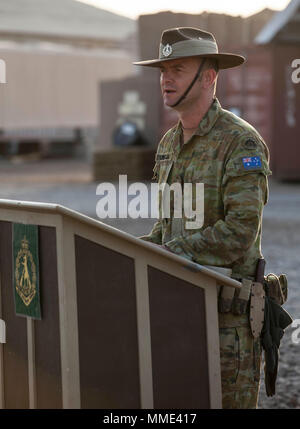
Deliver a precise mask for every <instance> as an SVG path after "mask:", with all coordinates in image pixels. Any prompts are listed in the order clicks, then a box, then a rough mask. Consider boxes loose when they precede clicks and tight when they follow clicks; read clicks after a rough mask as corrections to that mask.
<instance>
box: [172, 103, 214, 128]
mask: <svg viewBox="0 0 300 429" xmlns="http://www.w3.org/2000/svg"><path fill="white" fill-rule="evenodd" d="M221 110H222V107H221V104H220V102H219V100H218V99H217V98H216V97H215V98H214V99H213V102H212V103H211V106H210V108H209V109H208V111H207V112H206V113H205V115H204V116H203V118H202V119H201V121H200V123H199V125H198V128H197V129H196V131H195V133H194V135H197V136H205V134H208V133H209V132H210V130H211V129H212V127H213V126H214V125H215V123H216V121H217V119H218V117H219V115H220V113H221ZM181 130H182V125H181V122H180V121H179V122H178V124H177V127H176V133H177V132H179V131H180V132H181Z"/></svg>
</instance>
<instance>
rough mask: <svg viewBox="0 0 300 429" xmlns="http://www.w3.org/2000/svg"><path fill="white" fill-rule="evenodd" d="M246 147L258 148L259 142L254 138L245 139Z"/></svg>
mask: <svg viewBox="0 0 300 429" xmlns="http://www.w3.org/2000/svg"><path fill="white" fill-rule="evenodd" d="M243 146H244V147H245V148H246V149H250V150H251V149H256V148H257V143H256V141H255V140H253V139H248V140H246V141H245V143H244V145H243Z"/></svg>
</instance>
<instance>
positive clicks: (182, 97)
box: [170, 58, 206, 107]
mask: <svg viewBox="0 0 300 429" xmlns="http://www.w3.org/2000/svg"><path fill="white" fill-rule="evenodd" d="M205 60H206V58H203V61H202V63H201V64H200V66H199V68H198V71H197V73H196V76H195V77H194V79H193V80H192V82H191V83H190V84H189V86H188V88H187V89H186V90H185V92H184V93H183V95H182V96H181V97H179V99H178V100H177V101H176V103H174V104H172V105H171V106H170V107H176V106H178V104H179V103H181V102H182V100H184V99H185V97H186V96H187V95H188V93H189V92H190V90H191V89H192V87H193V86H194V84H195V82H196V80H197V79H198V77H199V76H200V73H201V71H202V68H203V66H204V63H205Z"/></svg>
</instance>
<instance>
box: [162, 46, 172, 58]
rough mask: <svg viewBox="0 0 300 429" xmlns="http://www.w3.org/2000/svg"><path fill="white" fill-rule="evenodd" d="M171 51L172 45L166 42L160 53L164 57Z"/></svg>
mask: <svg viewBox="0 0 300 429" xmlns="http://www.w3.org/2000/svg"><path fill="white" fill-rule="evenodd" d="M172 52H173V49H172V46H171V45H169V43H167V44H166V45H165V46H164V47H163V50H162V54H163V56H164V57H169V56H170V55H171V54H172Z"/></svg>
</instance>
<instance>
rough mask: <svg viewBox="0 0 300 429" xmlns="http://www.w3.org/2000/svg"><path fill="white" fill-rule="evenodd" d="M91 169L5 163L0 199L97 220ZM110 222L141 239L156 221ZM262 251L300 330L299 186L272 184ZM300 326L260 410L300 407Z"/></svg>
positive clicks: (284, 346) (284, 347)
mask: <svg viewBox="0 0 300 429" xmlns="http://www.w3.org/2000/svg"><path fill="white" fill-rule="evenodd" d="M91 180H92V178H91V171H90V167H89V165H88V164H86V163H83V162H80V161H77V160H68V161H65V160H56V161H53V160H52V161H50V160H49V161H40V162H35V161H28V162H26V163H22V162H20V160H18V159H16V160H15V162H13V163H7V162H4V161H2V162H0V198H7V199H18V200H26V201H43V202H53V203H59V204H62V205H64V206H66V207H68V208H71V209H74V210H77V211H79V212H81V213H84V214H86V215H88V216H91V217H94V218H97V216H96V204H97V202H98V201H99V199H100V197H99V196H97V195H96V188H97V183H93V182H92V181H91ZM105 222H106V223H108V224H110V225H112V226H114V227H116V228H118V229H121V230H123V231H126V232H128V233H129V234H132V235H135V236H139V235H141V234H144V233H147V232H148V231H150V229H151V227H152V225H153V223H154V222H155V220H153V219H137V220H134V219H117V220H112V219H109V220H105ZM262 249H263V254H264V257H265V259H266V261H267V266H266V272H267V273H269V272H274V273H276V274H279V273H282V272H284V273H286V274H287V275H288V280H289V297H288V301H287V303H286V304H285V306H284V307H285V309H286V310H287V311H288V312H289V313H290V315H291V316H292V318H293V319H299V326H300V294H299V292H298V289H299V280H298V279H299V278H300V252H299V249H300V183H298V184H291V183H278V182H276V181H273V180H271V181H270V197H269V202H268V205H267V206H266V207H265V211H264V223H263V241H262ZM293 332H294V335H295V333H296V327H294V328H293V327H289V328H287V329H286V332H285V335H284V337H283V339H282V342H281V347H280V365H279V373H278V377H277V385H276V395H275V396H274V397H271V398H268V397H267V396H266V394H265V387H264V380H263V371H262V374H261V389H260V398H259V408H277V409H279V408H300V365H299V352H300V332H299V335H298V336H296V337H298V338H299V344H296V343H295V342H293V341H292V333H293Z"/></svg>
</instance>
